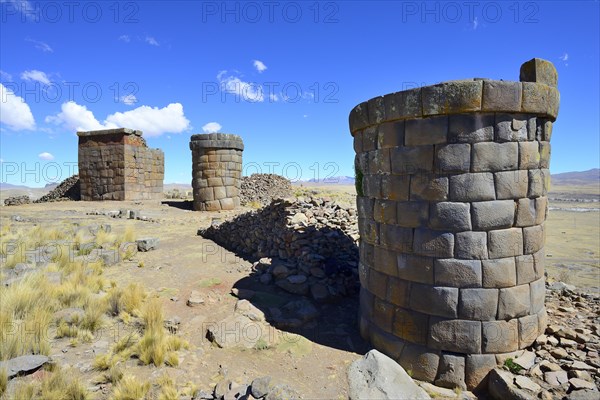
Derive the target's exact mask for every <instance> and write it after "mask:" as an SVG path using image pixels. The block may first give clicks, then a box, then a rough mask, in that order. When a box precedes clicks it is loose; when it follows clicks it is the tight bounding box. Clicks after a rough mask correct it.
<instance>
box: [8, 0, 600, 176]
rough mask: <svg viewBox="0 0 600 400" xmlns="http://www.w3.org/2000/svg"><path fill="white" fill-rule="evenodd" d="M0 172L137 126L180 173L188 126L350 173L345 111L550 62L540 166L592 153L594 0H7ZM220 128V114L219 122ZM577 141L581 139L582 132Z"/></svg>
mask: <svg viewBox="0 0 600 400" xmlns="http://www.w3.org/2000/svg"><path fill="white" fill-rule="evenodd" d="M0 6H1V9H0V12H1V14H0V21H1V25H0V26H1V28H0V30H1V31H0V70H1V74H0V75H1V76H0V80H1V83H2V102H1V103H0V105H1V107H2V109H1V110H0V111H1V112H0V117H1V128H0V129H1V131H0V141H1V142H0V158H1V159H2V163H1V164H0V166H1V169H2V174H1V175H2V176H1V177H0V180H2V181H6V182H9V183H13V184H23V183H25V184H28V185H30V186H43V185H44V184H46V183H47V181H48V180H53V179H54V180H55V179H57V178H56V177H60V178H62V179H64V178H66V177H67V175H68V174H69V172H72V170H73V166H74V165H75V164H76V162H77V137H76V136H75V131H76V130H77V129H78V128H81V129H97V128H99V127H102V126H126V127H131V128H137V129H142V130H143V131H144V135H145V136H146V138H147V141H148V144H149V145H150V146H151V147H159V148H161V149H163V150H164V152H165V163H166V165H165V167H166V171H165V182H167V183H170V182H184V183H189V182H190V180H191V152H190V150H189V147H188V142H189V137H190V135H192V134H196V133H202V132H204V131H211V130H215V129H219V130H220V131H222V132H228V133H235V134H238V135H241V136H242V137H243V139H244V142H245V144H246V150H245V151H244V164H245V167H244V172H245V173H247V174H250V173H252V172H265V173H266V172H275V173H278V174H283V175H285V176H287V177H288V178H290V179H292V180H295V179H311V178H320V179H323V178H325V177H327V176H329V175H352V174H353V169H352V165H353V160H354V151H353V148H352V138H351V136H350V133H349V131H348V113H349V112H350V110H351V109H352V108H353V107H354V106H355V105H356V104H358V103H360V102H362V101H364V100H367V99H369V98H371V97H374V96H377V95H383V94H386V93H390V92H395V91H398V90H402V89H406V88H410V87H415V86H420V85H428V84H434V83H437V82H441V81H446V80H452V79H460V78H470V77H487V78H492V79H507V80H518V75H519V67H520V65H521V64H522V63H523V62H524V61H527V60H529V59H531V58H533V57H540V58H544V59H547V60H550V61H552V62H553V63H554V64H555V66H556V68H557V69H558V73H559V90H560V92H561V106H560V113H559V117H558V120H557V122H556V124H555V128H554V135H553V137H552V163H551V167H552V172H553V173H559V172H566V171H576V170H586V169H590V168H597V167H598V165H599V152H600V151H599V149H600V145H599V112H598V110H599V109H600V105H599V97H600V96H599V93H600V90H599V71H600V68H599V47H600V46H599V39H598V38H599V37H600V28H599V21H600V15H599V14H600V13H599V4H598V2H574V1H568V2H566V1H565V2H560V1H556V2H543V1H540V2H512V1H511V2H470V3H469V2H429V3H423V2H421V1H416V2H412V1H405V2H400V1H398V2H392V1H389V2H373V1H371V2H360V1H348V2H343V1H342V2H333V1H332V2H327V1H326V2H313V1H309V2H268V1H256V2H228V3H223V2H221V1H201V2H192V1H182V2H177V1H171V2H168V3H166V2H165V3H161V2H158V1H141V2H133V1H124V2H116V1H105V2H85V1H81V2H63V1H47V2H36V1H5V0H2V2H1V4H0ZM219 127H220V128H219ZM582 144H585V145H582Z"/></svg>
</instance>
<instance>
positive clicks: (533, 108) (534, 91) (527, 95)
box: [521, 82, 558, 118]
mask: <svg viewBox="0 0 600 400" xmlns="http://www.w3.org/2000/svg"><path fill="white" fill-rule="evenodd" d="M554 91H556V92H557V93H558V91H557V90H556V89H555V88H551V87H550V86H548V85H544V84H542V83H533V82H523V100H522V102H521V111H522V112H524V113H531V114H540V115H548V116H551V117H552V118H556V114H558V98H557V96H556V95H555V94H554V93H553V92H554Z"/></svg>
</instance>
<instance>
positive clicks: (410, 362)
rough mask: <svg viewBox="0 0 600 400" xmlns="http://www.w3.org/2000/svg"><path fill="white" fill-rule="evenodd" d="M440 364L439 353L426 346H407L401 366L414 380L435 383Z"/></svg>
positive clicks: (402, 355)
mask: <svg viewBox="0 0 600 400" xmlns="http://www.w3.org/2000/svg"><path fill="white" fill-rule="evenodd" d="M439 362H440V355H439V352H437V351H433V350H431V349H428V348H427V347H424V346H419V345H413V344H406V346H404V350H402V354H401V355H400V365H402V367H403V368H405V369H406V371H408V372H409V373H410V374H411V376H412V377H413V378H414V379H419V380H423V381H427V382H433V381H434V380H435V377H436V375H437V369H438V365H439Z"/></svg>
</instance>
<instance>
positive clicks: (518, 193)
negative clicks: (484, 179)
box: [494, 170, 529, 200]
mask: <svg viewBox="0 0 600 400" xmlns="http://www.w3.org/2000/svg"><path fill="white" fill-rule="evenodd" d="M494 178H495V181H496V198H497V199H498V200H503V199H519V198H523V197H527V193H528V188H529V178H528V173H527V171H522V170H519V171H504V172H496V173H495V174H494Z"/></svg>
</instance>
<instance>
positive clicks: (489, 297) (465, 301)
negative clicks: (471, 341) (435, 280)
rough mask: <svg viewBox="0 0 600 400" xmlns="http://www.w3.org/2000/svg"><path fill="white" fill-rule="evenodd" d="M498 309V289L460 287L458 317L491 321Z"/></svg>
mask: <svg viewBox="0 0 600 400" xmlns="http://www.w3.org/2000/svg"><path fill="white" fill-rule="evenodd" d="M497 311H498V289H461V291H460V301H459V304H458V318H460V319H470V320H476V321H493V320H495V319H496V314H497Z"/></svg>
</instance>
